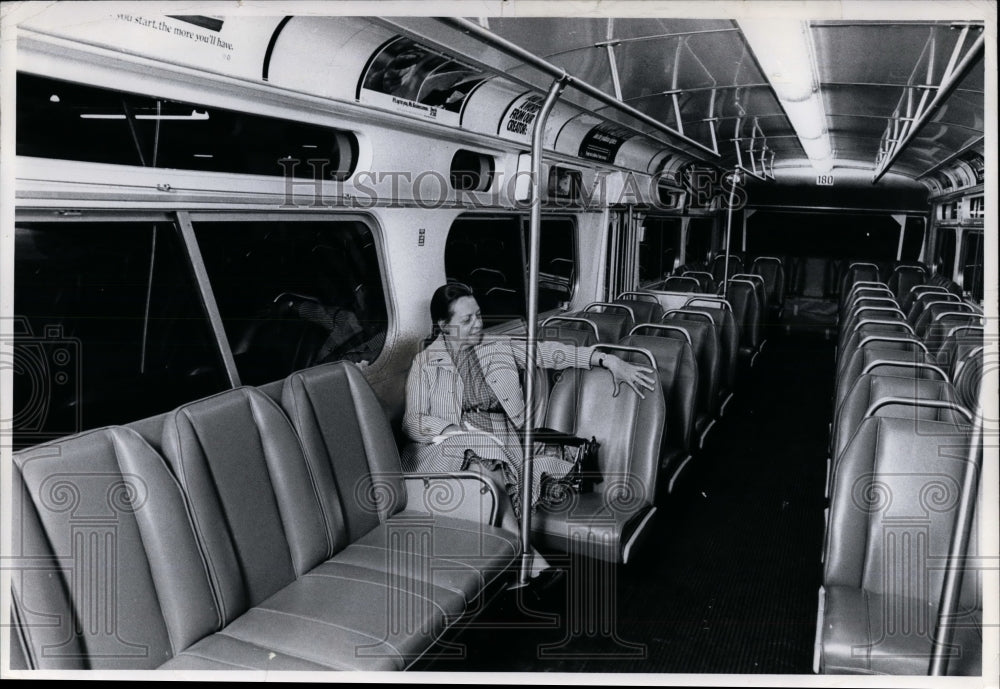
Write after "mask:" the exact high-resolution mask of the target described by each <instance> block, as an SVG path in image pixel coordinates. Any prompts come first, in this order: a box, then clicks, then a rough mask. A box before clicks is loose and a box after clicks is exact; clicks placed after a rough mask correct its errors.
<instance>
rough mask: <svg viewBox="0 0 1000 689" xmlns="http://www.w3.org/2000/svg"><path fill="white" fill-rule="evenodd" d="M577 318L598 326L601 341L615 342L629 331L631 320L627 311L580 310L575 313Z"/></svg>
mask: <svg viewBox="0 0 1000 689" xmlns="http://www.w3.org/2000/svg"><path fill="white" fill-rule="evenodd" d="M573 316H574V317H576V318H582V319H584V320H587V321H590V322H591V323H593V324H594V325H595V326H596V327H597V332H598V334H599V341H600V342H606V343H609V344H614V343H615V342H618V340H620V339H621V338H622V337H624V336H625V333H627V332H628V331H629V328H628V323H629V321H630V320H631V318H630V317H629V315H628V313H627V312H625V311H618V310H614V311H607V312H603V313H602V312H598V311H580V312H578V313H574V314H573Z"/></svg>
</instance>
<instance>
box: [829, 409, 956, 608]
mask: <svg viewBox="0 0 1000 689" xmlns="http://www.w3.org/2000/svg"><path fill="white" fill-rule="evenodd" d="M968 435H969V427H968V426H964V425H955V424H950V423H944V422H939V421H922V422H921V423H920V432H919V433H916V432H914V428H913V420H912V419H897V418H886V417H877V416H873V417H869V418H866V419H864V420H863V421H862V422H861V424H860V426H859V427H858V430H857V432H856V433H855V434H854V435H853V437H852V438H851V440H850V442H849V443H848V445H847V447H846V448H845V449H844V452H843V454H842V455H841V457H840V466H839V467H838V470H837V475H836V478H835V480H834V483H833V492H832V493H831V497H830V519H829V525H828V540H827V552H826V557H825V569H824V573H823V584H824V586H827V587H830V586H848V587H853V588H861V589H864V590H866V591H870V592H873V593H878V594H884V595H909V596H912V597H915V598H917V599H920V600H923V601H924V602H925V604H936V603H937V602H938V601H940V599H941V585H942V581H943V578H944V568H943V567H933V566H929V562H930V560H929V559H928V558H939V557H943V556H945V555H946V554H947V553H948V549H949V543H950V542H951V537H952V533H953V531H954V525H955V516H956V512H957V509H956V508H957V504H958V495H959V492H960V487H961V485H962V475H963V471H964V469H965V464H966V461H967V458H966V456H965V453H964V452H958V453H952V452H947V451H942V448H943V447H949V446H951V447H954V446H956V445H961V444H963V443H967V442H968ZM917 542H920V543H921V544H922V545H921V547H919V548H918V547H912V548H911V547H910V544H911V543H917ZM916 582H921V584H922V585H921V586H919V587H918V588H914V585H915V583H916Z"/></svg>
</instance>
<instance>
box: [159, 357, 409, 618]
mask: <svg viewBox="0 0 1000 689" xmlns="http://www.w3.org/2000/svg"><path fill="white" fill-rule="evenodd" d="M333 365H336V364H333ZM390 437H391V434H390ZM342 442H344V443H346V441H342ZM162 446H163V453H164V456H165V458H166V459H167V462H168V463H169V465H170V467H171V469H172V470H173V472H174V474H175V475H176V476H177V478H178V480H179V481H180V483H181V487H182V489H183V490H184V493H185V494H186V495H187V497H188V503H189V505H190V510H191V516H192V520H193V521H194V523H195V525H196V527H197V528H198V530H199V537H200V540H201V544H202V549H203V551H204V553H205V559H206V560H207V561H208V563H209V566H210V568H211V572H212V576H213V586H214V587H215V589H216V591H217V593H218V595H219V598H220V612H221V613H222V616H223V621H224V623H225V624H228V623H229V622H231V621H232V620H234V619H235V618H236V617H238V616H239V615H240V614H242V613H243V612H244V611H246V610H247V609H249V608H251V607H254V606H256V605H258V604H259V603H261V602H262V601H264V600H265V599H266V598H268V597H269V596H271V595H272V594H274V593H275V592H277V591H279V590H280V589H282V588H284V587H285V586H287V585H288V584H289V583H291V582H292V581H294V580H295V579H296V578H297V577H298V576H299V575H301V574H303V573H305V572H307V571H308V570H310V569H312V568H313V567H315V566H316V565H317V564H319V563H320V562H322V561H324V560H326V559H327V558H329V557H330V556H331V555H332V554H333V553H334V552H336V551H337V550H339V549H340V548H341V547H343V546H344V545H346V544H347V541H346V538H345V535H344V533H343V532H342V531H340V532H337V531H334V528H333V526H334V524H331V523H330V522H328V521H327V519H326V518H325V517H326V514H325V512H324V510H323V509H322V507H321V501H322V500H326V499H329V498H328V497H326V496H322V495H321V494H320V491H317V488H316V484H314V483H313V480H312V476H311V475H310V473H311V472H310V467H308V466H307V464H306V461H305V457H304V456H303V454H302V446H301V444H300V443H299V439H298V437H296V435H295V432H294V430H293V429H292V426H291V424H290V423H289V422H288V419H287V418H285V415H284V414H283V413H282V411H281V409H280V408H279V407H278V406H277V404H276V403H275V402H274V401H272V400H271V398H270V397H267V396H266V395H264V394H263V393H261V392H259V391H258V390H256V389H254V388H237V389H235V390H229V391H226V392H223V393H220V394H218V395H214V396H212V397H208V398H206V399H203V400H199V401H197V402H192V403H191V404H186V405H184V406H182V407H180V408H178V409H177V410H175V411H174V412H172V413H170V414H168V415H167V416H166V418H165V420H164V425H163V440H162Z"/></svg>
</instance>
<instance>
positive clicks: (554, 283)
mask: <svg viewBox="0 0 1000 689" xmlns="http://www.w3.org/2000/svg"><path fill="white" fill-rule="evenodd" d="M527 245H528V219H527V217H525V216H519V215H509V216H477V215H466V216H462V217H460V218H458V219H457V220H456V221H455V223H454V224H453V225H452V227H451V231H450V232H449V234H448V241H447V244H446V246H445V255H444V265H445V274H446V275H447V277H448V279H449V280H457V281H459V282H464V283H466V284H467V285H469V286H470V287H471V288H472V290H473V292H474V293H475V296H476V300H477V301H478V302H479V307H480V309H481V310H482V314H483V323H484V325H486V326H490V325H497V324H499V323H503V322H506V321H510V320H514V319H517V318H521V319H523V318H524V317H525V292H526V290H525V282H526V279H527V267H528V251H527ZM538 258H539V275H538V287H539V291H538V311H539V313H541V312H544V311H549V310H552V309H555V308H558V306H559V303H560V302H564V301H569V300H570V299H572V296H573V288H574V285H575V282H576V227H575V225H574V223H573V220H572V219H571V218H567V217H558V216H545V217H543V218H542V225H541V236H540V239H539V248H538Z"/></svg>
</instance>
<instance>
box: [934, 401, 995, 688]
mask: <svg viewBox="0 0 1000 689" xmlns="http://www.w3.org/2000/svg"><path fill="white" fill-rule="evenodd" d="M987 389H988V388H987V386H986V385H985V383H984V384H982V385H981V386H980V391H979V404H978V405H977V407H978V408H977V409H976V415H975V421H974V423H973V426H972V434H971V436H970V437H969V454H968V457H967V459H966V462H965V471H964V474H963V476H962V492H961V493H960V494H959V501H958V513H957V514H956V515H955V527H954V530H953V531H952V534H951V546H950V548H949V550H948V560H947V564H946V565H945V571H944V583H943V584H942V586H941V601H940V605H939V606H938V614H937V626H936V627H935V634H934V645H933V647H932V650H931V663H930V668H929V669H928V674H929V675H933V676H935V677H940V676H942V675H945V674H947V672H948V652H949V650H950V647H951V640H952V637H953V636H954V625H955V622H954V619H953V618H954V616H955V611H956V610H957V609H958V604H959V597H960V596H961V593H962V573H963V572H962V570H963V569H965V565H964V562H965V556H966V553H967V552H968V547H969V539H970V538H971V536H972V522H973V516H974V513H975V509H976V498H977V496H978V494H979V473H980V472H981V471H982V468H983V414H984V409H983V402H984V401H985V399H986V390H987Z"/></svg>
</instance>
